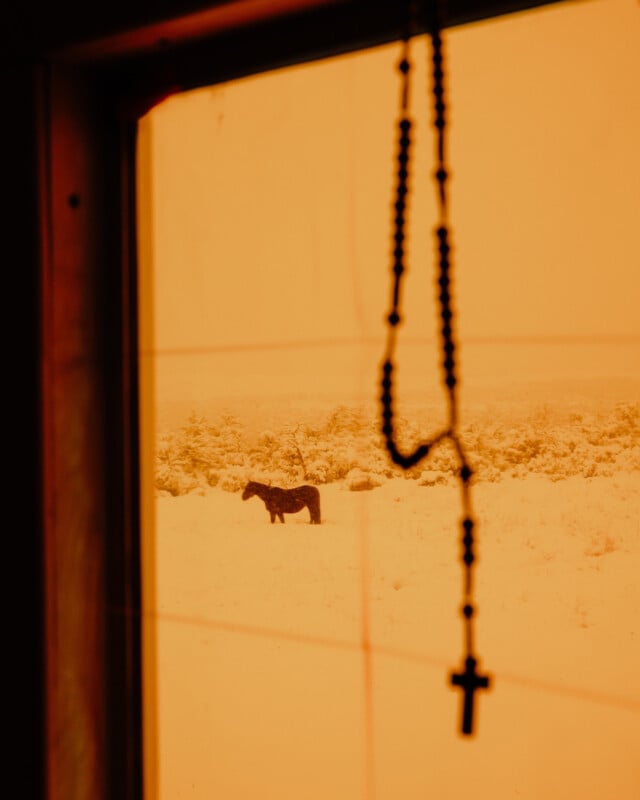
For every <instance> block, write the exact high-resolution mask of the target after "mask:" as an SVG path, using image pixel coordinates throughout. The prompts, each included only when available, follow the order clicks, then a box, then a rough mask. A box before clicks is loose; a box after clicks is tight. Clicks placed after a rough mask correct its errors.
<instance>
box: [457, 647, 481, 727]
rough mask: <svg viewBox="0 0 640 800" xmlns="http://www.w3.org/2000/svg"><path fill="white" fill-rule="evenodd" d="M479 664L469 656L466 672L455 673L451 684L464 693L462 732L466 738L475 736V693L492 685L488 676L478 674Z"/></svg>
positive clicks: (466, 661)
mask: <svg viewBox="0 0 640 800" xmlns="http://www.w3.org/2000/svg"><path fill="white" fill-rule="evenodd" d="M477 663H478V662H477V661H476V659H475V658H474V657H473V656H467V658H466V660H465V669H464V672H454V673H453V674H452V675H451V683H452V684H453V686H459V687H460V688H461V689H462V690H463V691H464V702H463V704H462V728H461V730H462V733H463V734H465V736H471V735H472V734H473V701H474V692H475V691H477V690H478V689H488V688H489V684H490V678H489V676H488V675H479V674H478V673H477V672H476V664H477Z"/></svg>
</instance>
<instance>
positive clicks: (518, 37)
mask: <svg viewBox="0 0 640 800" xmlns="http://www.w3.org/2000/svg"><path fill="white" fill-rule="evenodd" d="M639 41H640V8H639V7H638V4H637V2H635V0H595V1H593V2H580V3H567V4H563V5H559V6H556V7H550V8H544V9H541V10H537V11H535V12H528V13H523V14H518V15H512V16H510V17H504V18H501V19H500V20H498V21H492V22H486V23H481V24H475V25H471V26H466V27H464V28H459V29H456V30H453V31H450V32H449V33H448V34H447V53H448V62H447V63H448V100H449V106H450V115H449V119H450V122H451V128H450V159H449V161H450V166H451V170H452V173H453V180H452V181H451V184H450V191H451V202H452V223H453V241H454V244H455V246H456V250H455V269H456V276H457V281H456V285H457V301H458V302H457V306H458V310H459V331H460V334H461V336H462V337H465V338H466V337H484V336H500V337H502V336H520V335H522V336H529V335H544V336H546V335H572V336H583V335H638V334H640V314H638V313H637V301H638V294H639V292H638V289H639V278H638V274H639V267H640V236H638V232H639V231H640V149H639V148H638V146H637V143H638V142H639V141H640V93H639V92H638V88H637V87H638V78H639V77H640V47H638V42H639ZM426 48H427V43H426V40H425V39H424V38H422V39H420V40H416V42H415V43H414V46H413V51H412V57H413V62H414V65H415V72H414V95H413V109H414V116H415V117H416V119H417V125H418V128H417V145H416V147H415V150H414V153H415V159H414V186H415V193H414V198H413V208H414V216H413V222H412V228H411V231H412V234H411V235H412V239H411V249H412V259H411V272H410V274H409V276H408V279H407V280H408V286H407V294H406V295H405V297H406V304H407V317H408V319H409V322H408V323H407V326H406V328H405V335H406V336H410V335H413V334H420V335H422V334H425V335H432V334H433V333H434V330H435V323H434V321H433V305H432V295H433V291H432V288H431V287H432V275H433V258H432V253H433V248H432V233H431V231H432V228H433V225H434V224H435V220H436V217H435V207H434V204H433V197H434V190H433V186H432V183H431V179H430V174H431V170H432V163H431V156H432V148H433V139H432V134H431V130H430V128H429V125H428V120H429V118H430V108H429V107H428V106H427V98H425V92H424V91H423V88H424V87H425V86H426V81H427V79H426V74H425V61H426V56H427V49H426ZM398 54H399V47H398V45H390V46H387V47H383V48H377V49H375V50H371V51H366V52H363V53H359V54H357V55H354V56H348V57H342V58H338V59H331V60H328V61H323V62H316V63H314V64H310V65H303V66H300V67H297V68H293V69H289V70H287V71H280V72H275V73H268V74H264V75H260V76H256V77H253V78H250V79H245V80H241V81H237V82H235V83H232V84H222V85H219V86H216V87H213V88H205V89H202V90H196V91H193V92H190V93H187V94H184V95H180V96H177V97H174V98H171V99H169V100H168V101H165V102H164V103H163V104H161V105H160V106H158V107H157V108H156V109H155V110H154V111H153V112H152V113H151V115H150V117H149V119H148V122H150V126H145V127H144V128H143V130H145V131H146V130H148V129H149V127H150V129H151V131H152V133H151V138H150V142H151V148H152V149H151V153H152V167H153V172H154V179H153V180H154V185H155V187H154V193H153V203H154V205H155V216H154V223H155V225H154V229H155V233H154V250H155V252H154V282H155V296H154V297H155V314H156V347H157V348H158V349H161V350H164V349H167V348H168V349H175V348H178V349H181V348H194V347H195V348H202V347H205V348H206V347H219V346H221V345H222V346H225V345H237V344H243V345H244V344H252V343H264V342H270V341H291V340H292V339H296V340H306V339H318V338H325V337H342V336H345V337H352V336H358V335H365V336H367V337H375V336H379V335H381V334H382V333H383V317H384V314H385V312H386V307H387V298H388V280H389V236H390V202H391V186H392V177H393V153H394V150H395V142H394V138H395V133H394V130H395V128H394V125H395V120H396V113H397V93H398V78H397V72H396V70H395V65H396V63H397V60H398ZM419 318H421V319H422V322H420V321H419Z"/></svg>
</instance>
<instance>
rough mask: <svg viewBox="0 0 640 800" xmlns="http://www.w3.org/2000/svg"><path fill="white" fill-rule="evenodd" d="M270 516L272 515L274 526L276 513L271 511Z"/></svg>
mask: <svg viewBox="0 0 640 800" xmlns="http://www.w3.org/2000/svg"><path fill="white" fill-rule="evenodd" d="M269 514H270V515H271V524H272V525H273V523H274V522H275V521H276V514H275V511H271V510H269Z"/></svg>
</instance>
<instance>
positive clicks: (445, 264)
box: [381, 27, 490, 736]
mask: <svg viewBox="0 0 640 800" xmlns="http://www.w3.org/2000/svg"><path fill="white" fill-rule="evenodd" d="M409 39H410V36H409V35H407V36H405V38H404V51H403V55H402V59H401V61H400V63H399V65H398V68H399V70H400V73H401V76H402V78H401V79H402V92H401V106H400V121H399V123H398V129H399V140H398V172H397V183H396V192H395V203H394V206H393V208H394V212H395V216H394V232H393V245H392V251H393V279H392V280H393V284H392V293H391V311H390V313H389V315H388V317H387V322H388V325H389V328H388V337H387V349H386V354H385V358H384V361H383V364H382V394H381V401H382V433H383V436H384V439H385V444H386V448H387V450H388V452H389V455H390V456H391V459H392V461H393V462H394V463H395V464H397V465H398V466H400V467H402V469H405V470H407V469H410V468H411V467H413V466H415V465H416V464H418V463H419V462H420V461H422V460H423V459H424V458H426V457H427V456H428V454H429V452H430V450H431V449H432V448H433V447H434V446H435V445H437V444H439V443H440V442H442V441H444V440H448V441H450V442H451V443H452V444H453V446H454V449H455V452H456V455H457V461H458V467H459V469H458V471H457V476H458V479H459V482H460V488H461V493H462V521H461V528H462V565H463V600H462V606H461V615H462V619H463V625H464V641H465V657H464V669H463V670H461V671H460V672H453V673H452V674H451V676H450V681H451V685H452V686H454V687H457V688H460V689H462V691H463V693H464V698H463V704H462V724H461V730H462V733H463V735H466V736H470V735H472V734H473V711H474V699H475V692H476V690H478V689H487V688H488V687H489V682H490V678H489V676H488V675H482V674H480V673H479V672H477V671H476V667H477V666H478V660H477V658H476V656H475V655H474V648H473V633H474V614H475V606H474V603H473V564H474V560H475V555H474V550H473V546H474V537H473V534H474V519H473V515H472V511H471V487H470V483H471V476H472V474H473V473H472V470H471V467H470V466H469V464H468V463H467V458H466V455H465V452H464V448H463V446H462V442H461V441H460V436H459V433H458V395H457V390H456V385H457V378H456V372H455V349H456V345H455V341H454V335H453V311H452V302H451V290H450V284H451V271H452V270H451V259H450V245H449V228H448V224H447V220H448V214H447V178H448V174H447V170H446V166H445V165H446V159H445V129H446V120H445V110H446V106H445V97H444V72H443V54H442V39H441V37H440V32H439V30H438V28H437V27H434V28H433V30H432V33H431V43H432V49H433V101H434V106H433V107H434V128H435V135H436V143H437V168H436V171H435V174H434V177H435V180H436V187H437V197H438V210H439V221H438V225H437V227H436V230H435V234H436V240H437V251H438V256H439V272H438V281H437V283H438V303H439V309H440V321H441V328H440V333H441V346H442V368H443V372H444V376H443V383H444V387H445V392H446V396H447V401H448V427H447V428H445V429H444V430H442V431H440V432H439V433H437V434H436V435H435V436H433V437H432V438H431V439H430V440H428V441H425V442H422V443H420V444H419V445H418V446H417V447H416V448H415V449H414V450H413V452H411V453H402V452H400V450H399V449H398V446H397V443H396V440H395V438H394V428H393V419H394V412H393V371H394V362H393V356H394V351H395V344H396V332H397V329H398V326H399V325H400V322H401V317H400V289H401V283H402V277H403V273H404V271H405V267H404V241H405V214H406V210H407V203H408V198H409V189H408V178H409V153H410V144H411V126H412V122H411V118H410V116H409V74H410V71H411V64H410V61H409Z"/></svg>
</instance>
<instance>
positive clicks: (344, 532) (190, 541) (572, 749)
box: [155, 471, 640, 800]
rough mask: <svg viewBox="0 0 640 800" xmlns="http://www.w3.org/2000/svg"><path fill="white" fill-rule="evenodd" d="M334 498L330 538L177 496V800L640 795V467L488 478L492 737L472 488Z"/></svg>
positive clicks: (477, 491)
mask: <svg viewBox="0 0 640 800" xmlns="http://www.w3.org/2000/svg"><path fill="white" fill-rule="evenodd" d="M321 493H322V512H323V524H322V525H321V526H312V525H309V524H308V514H307V512H306V510H305V511H303V512H300V513H299V514H297V515H291V516H288V517H287V518H286V520H287V521H286V524H284V525H281V524H275V525H271V524H270V523H269V518H268V515H267V513H266V511H265V509H264V506H263V504H262V502H261V501H260V500H259V499H258V498H253V499H251V500H249V501H247V502H243V501H242V500H241V498H240V495H239V494H237V493H231V492H226V491H223V490H221V489H217V488H212V489H208V490H206V491H205V492H204V493H202V494H190V495H186V496H181V497H168V496H165V497H159V498H157V500H156V537H155V548H156V580H157V628H156V632H157V655H158V663H157V691H158V706H157V708H158V764H159V787H160V797H161V800H177V799H178V798H189V800H212V798H221V800H236V799H237V800H241V799H242V800H253V798H256V799H258V798H260V799H261V800H262V798H269V800H271V799H273V800H288V799H289V798H291V800H293V799H294V798H295V800H299V799H300V798H305V800H316V798H317V800H329V799H331V800H342V799H343V798H344V800H354V798H364V799H365V800H373V798H376V800H387V799H388V800H396V798H397V799H398V800H414V798H415V800H418V798H420V800H424V798H427V797H433V798H438V800H447V798H451V800H457V799H458V798H462V797H467V796H471V795H473V796H475V797H476V798H491V800H512V799H513V798H522V800H528V799H530V800H539V798H542V797H544V798H547V800H574V799H577V798H579V799H580V800H638V797H640V679H639V678H638V675H640V627H639V623H638V620H639V619H640V582H639V581H638V575H640V477H639V473H638V472H633V471H632V472H619V473H617V474H614V475H612V476H609V477H605V476H600V477H598V476H596V477H590V478H585V477H575V478H569V479H566V480H561V481H552V480H550V479H548V477H545V476H529V477H527V478H524V479H516V478H510V477H505V478H504V479H503V480H501V481H500V482H497V483H491V482H486V483H479V484H478V485H477V486H476V487H475V488H474V494H473V498H474V507H475V512H476V516H477V520H478V536H479V553H478V555H479V562H478V565H477V600H478V608H479V616H478V621H477V651H478V655H479V658H480V667H481V669H484V670H487V671H489V672H490V673H491V675H492V677H493V685H492V688H491V690H490V691H484V692H481V693H479V698H478V700H477V705H476V711H477V719H476V722H477V734H476V736H475V737H473V738H472V739H467V738H462V737H461V736H460V735H459V734H458V728H459V714H460V697H459V692H457V691H454V690H452V689H451V688H450V687H449V685H448V674H449V671H450V670H451V669H452V668H455V669H458V668H459V667H460V665H461V658H462V653H463V644H462V627H461V623H460V620H459V617H458V608H459V603H460V592H461V570H460V565H459V562H458V557H459V541H458V536H459V533H458V525H457V520H458V516H459V506H458V499H459V497H458V491H457V489H456V488H455V487H454V486H452V485H448V486H431V487H429V486H419V485H417V482H416V481H408V480H405V479H393V480H390V481H388V482H387V483H386V484H385V485H383V486H381V487H379V488H376V489H373V490H372V491H368V492H350V491H347V490H346V488H344V486H340V485H335V484H334V485H326V486H322V487H321ZM367 637H370V640H371V642H372V654H371V658H370V659H369V658H367V655H366V651H365V650H364V649H363V647H362V641H363V639H366V638H367Z"/></svg>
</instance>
